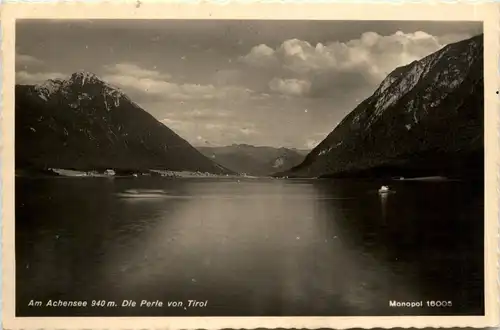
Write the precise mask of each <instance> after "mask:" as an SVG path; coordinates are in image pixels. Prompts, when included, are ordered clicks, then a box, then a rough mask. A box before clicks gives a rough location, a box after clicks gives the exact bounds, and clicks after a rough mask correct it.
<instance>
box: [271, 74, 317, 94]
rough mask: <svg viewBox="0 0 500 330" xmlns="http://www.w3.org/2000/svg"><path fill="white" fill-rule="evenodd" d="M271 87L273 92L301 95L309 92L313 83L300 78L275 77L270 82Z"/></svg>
mask: <svg viewBox="0 0 500 330" xmlns="http://www.w3.org/2000/svg"><path fill="white" fill-rule="evenodd" d="M269 88H270V89H271V91H273V92H279V93H282V94H286V95H292V96H301V95H305V94H307V93H309V89H310V88H311V83H310V82H309V81H307V80H300V79H280V78H274V79H273V80H271V81H270V82H269Z"/></svg>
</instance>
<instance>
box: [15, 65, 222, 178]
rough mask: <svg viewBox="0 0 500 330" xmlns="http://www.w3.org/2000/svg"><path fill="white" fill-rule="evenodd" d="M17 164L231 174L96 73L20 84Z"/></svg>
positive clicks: (26, 165)
mask: <svg viewBox="0 0 500 330" xmlns="http://www.w3.org/2000/svg"><path fill="white" fill-rule="evenodd" d="M15 107H16V118H15V119H16V133H15V134H16V135H15V137H16V151H15V152H16V168H17V169H47V168H67V169H77V170H92V169H101V170H102V169H107V168H112V169H116V170H123V171H126V170H148V169H164V170H172V171H200V172H209V173H215V174H223V173H230V172H231V171H228V170H227V169H225V168H223V167H222V166H220V165H218V164H216V163H214V162H212V161H211V160H210V159H208V158H206V157H205V156H203V155H202V154H201V153H200V152H199V151H198V150H196V149H195V148H194V147H193V146H191V145H190V144H189V143H188V142H187V141H185V140H184V139H182V138H181V137H180V136H178V135H177V134H175V133H174V132H173V131H172V130H170V129H169V128H168V127H167V126H165V125H164V124H162V123H160V122H159V121H158V120H156V119H155V118H154V117H153V116H151V115H150V114H149V113H148V112H146V111H144V110H143V109H141V107H139V106H138V105H137V104H136V103H134V102H132V101H131V100H130V99H129V98H128V97H127V96H126V95H125V94H124V93H123V92H121V91H120V90H118V89H116V88H114V87H113V86H110V85H108V84H107V83H105V82H103V81H102V80H100V79H99V78H98V77H96V76H95V75H94V74H92V73H88V72H77V73H74V74H72V75H71V76H70V77H69V78H68V79H67V80H60V79H54V80H48V81H46V82H44V83H42V84H40V85H34V86H32V85H17V86H16V91H15Z"/></svg>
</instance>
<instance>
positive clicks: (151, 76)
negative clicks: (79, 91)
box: [103, 64, 253, 100]
mask: <svg viewBox="0 0 500 330" xmlns="http://www.w3.org/2000/svg"><path fill="white" fill-rule="evenodd" d="M104 69H105V70H106V71H107V72H108V74H106V75H105V76H103V79H104V80H106V81H108V82H110V83H112V84H114V85H117V86H119V87H121V88H123V89H125V90H132V91H134V92H141V93H145V94H148V95H149V96H157V97H160V98H163V99H175V100H192V99H223V98H229V97H232V98H238V97H245V96H247V95H250V94H252V93H253V91H251V90H250V89H248V88H243V87H238V86H215V85H213V84H187V83H184V84H179V83H175V82H171V81H169V79H170V76H169V75H168V74H166V73H160V72H158V71H153V70H149V69H144V68H141V67H139V66H137V65H131V64H116V65H113V66H105V67H104Z"/></svg>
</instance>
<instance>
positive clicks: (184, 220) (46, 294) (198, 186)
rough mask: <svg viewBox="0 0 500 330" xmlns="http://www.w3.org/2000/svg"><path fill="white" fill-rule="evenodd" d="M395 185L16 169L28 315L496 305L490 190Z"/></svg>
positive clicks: (20, 287)
mask: <svg viewBox="0 0 500 330" xmlns="http://www.w3.org/2000/svg"><path fill="white" fill-rule="evenodd" d="M381 184H382V182H376V181H354V180H276V179H246V180H240V181H238V180H235V179H211V178H202V179H161V178H151V177H149V178H115V179H107V178H39V179H27V178H16V273H17V274H16V280H17V286H16V299H17V306H16V310H17V315H18V316H27V315H50V316H54V315H110V316H111V315H131V316H133V315H152V316H154V315H180V316H188V315H207V316H232V315H233V316H282V315H283V316H299V315H310V316H312V315H318V316H320V315H350V316H355V315H410V314H420V315H431V314H464V315H465V314H469V315H472V314H474V315H480V314H483V312H484V304H483V283H484V281H483V229H484V225H483V208H484V206H483V187H482V186H480V185H478V184H477V183H476V184H471V183H462V182H416V181H415V182H410V181H406V182H405V181H401V182H393V183H391V186H392V187H393V188H394V191H395V193H393V194H389V195H386V196H385V197H381V196H380V195H379V194H378V193H377V189H378V188H379V187H380V185H381ZM131 189H132V190H135V194H132V195H127V194H126V192H127V191H129V190H131ZM124 193H125V194H124ZM32 299H33V300H39V301H43V302H44V303H45V302H46V301H48V300H49V299H53V300H54V299H56V300H57V299H63V300H87V301H89V303H90V302H91V301H92V300H106V302H107V301H115V302H116V303H117V304H118V305H120V306H121V304H122V301H123V300H136V301H137V302H138V303H139V302H140V301H141V300H146V299H147V300H151V301H154V300H160V301H162V302H163V304H164V306H163V307H156V308H138V307H135V308H134V307H114V308H113V307H101V308H88V307H87V308H75V307H73V308H56V307H30V306H28V304H29V302H30V300H32ZM188 300H197V301H203V302H205V301H207V306H206V307H204V308H202V307H187V304H188ZM390 300H398V301H423V304H424V306H423V307H421V308H397V307H390V306H389V301H390ZM427 300H434V301H436V300H439V301H446V302H448V301H449V302H451V304H452V306H451V307H441V308H436V307H434V308H430V307H426V301H427ZM169 301H174V302H177V301H180V302H183V305H182V306H180V307H172V306H170V307H167V306H165V305H166V304H167V303H168V302H169Z"/></svg>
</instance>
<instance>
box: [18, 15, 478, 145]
mask: <svg viewBox="0 0 500 330" xmlns="http://www.w3.org/2000/svg"><path fill="white" fill-rule="evenodd" d="M480 33H482V24H481V23H480V22H436V21H282V20H280V21H269V20H260V21H259V20H254V21H248V20H247V21H238V20H72V21H68V20H21V21H17V29H16V83H18V84H36V83H41V82H43V81H44V80H46V79H49V78H63V79H64V78H68V77H69V76H70V75H71V73H73V72H76V71H81V70H84V71H89V72H92V73H94V74H96V75H98V76H99V77H100V78H101V79H103V80H104V81H106V82H108V83H110V84H112V85H114V86H116V87H118V88H119V89H121V90H123V91H124V92H125V93H126V94H127V95H128V96H129V97H130V98H131V99H132V100H134V101H135V102H136V103H137V104H139V105H140V106H141V107H142V108H143V109H144V110H146V111H148V112H149V113H151V114H152V115H153V116H154V117H155V118H157V119H158V120H159V121H161V122H163V123H164V124H165V125H167V126H168V127H170V128H171V129H173V130H174V131H175V132H176V133H178V134H179V135H180V136H181V137H183V138H184V139H186V140H188V141H189V142H190V143H191V144H193V145H195V146H224V145H231V144H234V143H237V144H239V143H246V144H252V145H266V146H274V147H289V148H301V149H304V148H313V147H314V146H315V145H316V144H317V143H319V142H321V140H322V139H324V138H325V137H326V135H327V134H328V133H330V132H331V131H332V130H333V129H334V128H335V126H336V125H337V124H338V123H339V122H340V121H341V120H342V119H343V118H344V117H345V116H346V115H347V114H348V113H349V112H350V111H352V110H353V109H354V108H355V107H356V105H357V104H359V103H360V102H361V101H363V100H364V99H365V98H367V97H369V96H370V95H371V94H372V93H373V92H374V91H375V89H376V88H377V86H378V85H379V84H380V83H381V82H382V80H383V79H384V78H385V77H386V75H388V74H389V73H390V72H391V71H392V70H394V69H395V68H397V67H399V66H402V65H406V64H408V63H411V62H412V61H414V60H418V59H421V58H422V57H425V56H426V55H428V54H431V53H433V52H435V51H437V50H439V49H440V48H442V47H443V46H445V45H446V44H449V43H452V42H456V41H460V40H464V39H467V38H470V37H472V36H475V35H477V34H480Z"/></svg>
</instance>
